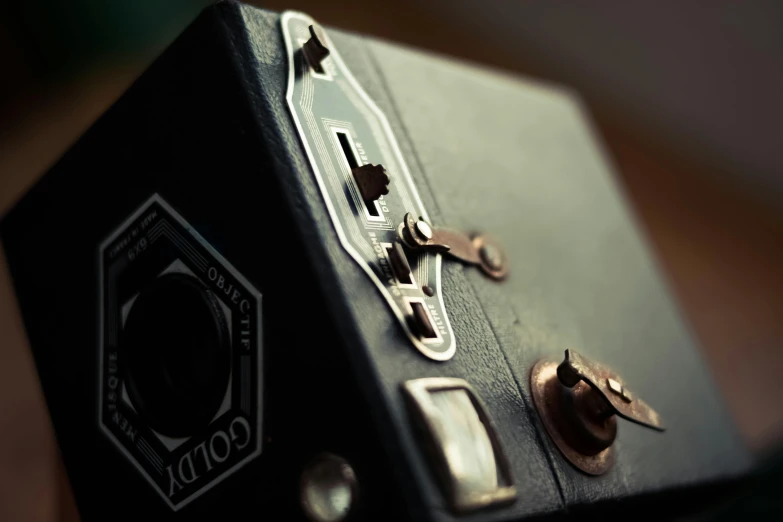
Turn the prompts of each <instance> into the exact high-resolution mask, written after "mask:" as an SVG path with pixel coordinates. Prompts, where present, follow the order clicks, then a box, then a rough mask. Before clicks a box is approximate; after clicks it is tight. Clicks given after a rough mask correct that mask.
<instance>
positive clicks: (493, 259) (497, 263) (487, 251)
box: [479, 244, 503, 270]
mask: <svg viewBox="0 0 783 522" xmlns="http://www.w3.org/2000/svg"><path fill="white" fill-rule="evenodd" d="M479 255H480V256H481V260H482V261H483V262H484V264H485V265H487V266H488V267H489V268H490V269H491V270H501V269H502V268H503V255H502V254H501V253H500V250H498V249H497V248H495V247H494V246H492V245H487V244H484V245H482V246H481V249H480V250H479Z"/></svg>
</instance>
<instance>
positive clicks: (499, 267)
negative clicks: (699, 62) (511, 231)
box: [397, 212, 508, 279]
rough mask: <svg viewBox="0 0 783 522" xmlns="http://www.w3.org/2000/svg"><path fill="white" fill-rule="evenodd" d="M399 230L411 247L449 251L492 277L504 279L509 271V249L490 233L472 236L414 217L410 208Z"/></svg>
mask: <svg viewBox="0 0 783 522" xmlns="http://www.w3.org/2000/svg"><path fill="white" fill-rule="evenodd" d="M397 234H398V236H399V238H400V240H401V241H402V242H403V243H404V244H405V245H406V246H407V247H408V248H411V249H414V250H424V251H429V252H436V253H441V254H447V255H449V256H451V257H453V258H455V259H458V260H460V261H462V262H464V263H468V264H471V265H476V266H478V267H479V268H481V270H483V271H484V273H485V274H487V275H488V276H490V277H492V278H493V279H503V278H504V277H506V275H508V258H507V257H506V253H505V251H504V250H503V248H502V247H501V246H500V244H499V243H498V242H497V241H495V240H494V239H492V238H491V237H489V236H485V235H476V236H473V237H471V236H469V235H468V234H466V233H465V232H462V231H460V230H454V229H452V228H435V227H433V226H432V225H430V224H429V223H427V222H426V221H425V220H424V219H422V218H419V219H416V218H414V217H413V215H412V214H411V213H410V212H408V213H407V214H405V218H404V219H403V222H402V223H401V224H400V226H399V228H398V230H397Z"/></svg>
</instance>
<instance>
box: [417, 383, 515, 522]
mask: <svg viewBox="0 0 783 522" xmlns="http://www.w3.org/2000/svg"><path fill="white" fill-rule="evenodd" d="M402 390H403V393H404V395H405V397H406V399H407V400H408V403H409V406H410V409H411V414H412V418H413V420H414V422H415V423H416V424H417V426H418V428H419V432H420V435H421V436H423V437H424V438H425V440H424V441H423V442H424V447H425V448H426V449H427V450H428V455H429V457H430V459H431V463H432V465H433V467H434V469H435V472H436V475H437V477H438V479H439V482H440V484H441V486H442V488H443V490H444V492H445V494H446V497H447V500H448V503H449V507H450V509H451V510H452V511H453V512H455V513H466V512H470V511H474V510H477V509H481V508H486V507H491V506H498V505H503V504H508V503H511V502H514V500H516V496H517V491H516V487H515V486H514V478H513V475H512V474H511V467H510V465H509V462H508V459H507V458H506V456H505V453H504V451H503V447H502V445H501V442H500V439H499V438H498V435H497V431H496V429H495V427H494V424H493V423H492V420H491V418H490V417H489V414H488V412H487V409H486V407H485V406H484V404H483V403H482V401H481V400H480V399H479V397H478V395H476V393H475V391H473V388H471V386H470V385H469V384H468V383H467V382H466V381H464V380H462V379H455V378H442V377H431V378H424V379H415V380H412V381H407V382H405V383H403V385H402Z"/></svg>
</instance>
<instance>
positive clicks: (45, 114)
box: [0, 2, 783, 521]
mask: <svg viewBox="0 0 783 522" xmlns="http://www.w3.org/2000/svg"><path fill="white" fill-rule="evenodd" d="M271 3H272V4H273V5H272V7H274V8H280V7H281V6H277V5H274V4H282V3H284V2H271ZM285 3H286V4H288V2H285ZM336 4H337V6H338V7H339V5H341V2H336ZM400 4H403V5H408V4H410V6H409V7H410V9H411V11H410V12H414V13H417V16H419V17H420V18H416V20H418V21H417V22H416V23H415V24H414V26H413V27H411V26H410V24H408V25H407V26H406V23H407V22H406V17H404V16H403V15H402V14H400V12H399V9H389V8H383V7H379V9H380V11H379V12H377V13H374V14H368V12H367V11H366V10H365V11H361V10H359V11H356V10H340V9H339V8H330V9H331V10H329V11H327V10H326V7H323V6H320V4H315V3H308V2H301V3H300V5H299V6H298V7H300V8H302V9H303V10H307V11H309V12H310V13H311V14H313V15H315V16H316V18H319V19H321V20H322V21H323V22H326V23H331V24H335V25H338V26H343V27H349V28H352V29H354V30H358V31H362V32H375V33H380V34H381V35H383V36H386V37H391V38H394V39H397V40H402V41H408V42H412V43H413V44H415V45H418V46H424V47H431V48H434V49H438V50H440V51H448V52H453V53H454V54H460V55H462V56H466V57H468V58H470V59H473V60H483V61H485V62H488V63H493V64H495V65H509V64H507V63H503V60H504V59H505V57H504V55H503V54H502V52H501V51H497V50H493V49H491V48H489V47H487V46H486V45H485V44H483V43H482V42H471V41H470V38H469V36H464V35H463V37H462V38H460V37H459V34H460V33H459V31H458V29H457V28H454V27H450V26H447V24H441V26H438V25H437V24H434V23H432V24H430V25H428V23H430V22H432V20H427V19H426V18H424V17H426V16H427V14H426V13H421V12H418V11H416V9H417V8H416V7H415V4H414V3H412V2H401V3H398V4H397V5H400ZM319 6H320V7H319ZM376 7H377V6H376ZM384 9H386V11H384ZM387 11H388V12H387ZM421 27H430V28H432V27H438V29H436V30H434V31H429V32H426V35H427V36H422V32H421V31H419V30H417V28H421ZM455 38H459V40H458V41H457V43H455ZM449 46H450V47H449ZM461 50H462V51H464V52H460V51H461ZM484 58H486V59H484ZM143 67H144V64H143V63H141V62H140V63H136V64H125V65H123V66H122V68H121V69H114V70H103V71H101V72H98V73H94V74H88V75H83V76H81V77H79V78H76V79H74V80H73V81H71V82H69V83H68V84H62V85H52V86H49V87H48V89H46V90H45V91H41V92H27V93H22V94H20V95H17V96H16V97H15V98H14V99H13V100H10V101H9V102H8V103H12V104H13V108H14V110H13V112H14V113H15V114H17V115H19V116H20V117H19V118H17V119H15V121H13V122H10V123H9V122H3V125H0V214H2V213H4V212H5V210H7V209H8V208H9V207H10V205H12V203H13V202H14V201H15V200H16V199H17V198H18V197H19V196H20V195H21V194H22V193H23V192H24V191H25V190H26V188H27V187H28V186H29V185H30V184H31V183H32V182H33V181H34V180H35V179H36V178H37V177H39V176H40V175H41V174H42V173H44V172H45V171H46V169H47V167H48V166H49V165H51V164H52V163H53V162H54V161H55V160H56V159H57V158H58V157H59V156H60V155H61V154H62V152H64V151H65V150H67V148H68V146H69V145H70V144H71V143H72V142H73V140H74V139H76V137H78V136H79V135H80V134H81V133H82V132H83V131H84V130H85V129H86V128H87V127H88V126H89V124H90V123H91V122H92V121H94V120H95V118H97V117H98V116H99V115H100V114H101V113H102V111H103V110H105V108H106V107H108V106H109V105H110V104H111V103H112V101H113V100H114V99H116V98H117V97H118V96H119V95H120V94H121V93H122V92H123V91H124V89H125V88H126V87H127V85H129V83H130V82H131V81H132V79H133V78H134V77H135V76H136V75H137V74H138V73H139V72H140V71H141V70H143ZM509 68H511V69H515V70H525V67H524V64H519V63H513V64H510V65H509ZM527 72H533V73H537V72H539V71H527ZM542 74H544V73H542ZM593 110H594V112H595V115H596V121H597V125H598V129H599V131H600V132H601V133H602V134H603V136H604V139H605V142H606V144H607V148H608V150H609V152H610V154H611V155H612V157H613V159H614V161H615V162H616V165H617V166H618V170H619V172H620V175H621V178H622V182H623V183H624V185H625V187H626V188H627V194H628V197H629V199H630V201H631V203H632V205H633V206H634V208H635V209H636V212H637V215H638V219H639V222H640V224H641V225H642V228H643V229H644V230H645V231H646V233H647V235H648V238H649V240H650V243H651V245H652V247H653V250H654V251H655V253H656V255H657V257H658V260H659V262H660V265H661V267H662V268H663V270H664V271H665V273H666V274H667V275H668V277H669V280H670V282H671V286H672V289H673V291H674V292H675V295H676V296H677V298H678V300H679V302H680V304H681V306H682V309H683V311H684V313H685V315H686V317H687V318H688V320H689V322H690V324H691V325H692V328H693V331H694V333H695V334H696V336H697V337H698V339H699V340H700V341H701V344H702V347H703V349H704V356H705V361H706V363H707V364H708V365H709V366H710V367H711V368H712V370H713V372H714V374H715V378H716V380H717V382H718V384H719V386H720V388H721V390H722V392H723V394H724V396H725V399H726V402H727V405H728V407H729V409H730V411H731V413H732V414H733V416H734V418H735V419H736V421H737V423H738V426H739V427H740V430H741V432H742V434H743V435H744V437H745V439H746V440H747V441H748V443H749V445H751V447H753V448H754V449H757V450H760V451H763V450H764V449H767V448H770V447H773V446H774V445H776V443H777V442H778V441H779V440H780V437H781V434H782V433H783V408H780V407H779V402H780V401H781V399H783V380H781V379H779V378H778V376H779V375H781V373H782V372H783V350H781V347H782V346H783V320H781V318H783V270H781V259H783V241H782V239H783V216H782V215H781V212H780V211H779V210H780V207H778V209H777V210H776V209H774V208H770V207H765V206H763V205H761V204H760V203H758V202H757V201H755V200H754V199H752V198H751V197H750V196H749V195H748V191H745V190H743V189H742V188H741V187H732V186H728V185H726V184H725V183H724V182H723V180H724V179H726V178H725V177H724V176H722V175H721V173H720V172H714V171H713V169H711V168H708V167H706V166H705V165H703V164H699V163H694V162H691V161H689V160H688V159H687V158H683V157H681V156H676V155H674V154H673V153H671V152H670V151H669V150H667V149H666V148H663V147H661V146H659V145H657V144H656V143H654V142H653V141H652V140H650V139H649V138H648V137H646V136H645V135H644V133H643V131H642V130H640V126H638V125H634V123H633V122H627V121H624V120H623V119H622V117H618V116H617V115H616V114H613V112H612V108H611V107H597V106H593ZM781 206H783V205H781ZM63 348H64V349H68V348H69V347H68V346H67V341H65V344H64V346H63ZM74 348H76V347H74ZM0 411H1V412H2V414H0V520H3V521H14V520H30V521H54V520H77V519H78V516H77V514H76V510H75V507H74V505H73V501H72V498H71V496H70V490H69V485H68V482H67V479H66V478H65V476H64V474H63V471H62V468H61V465H60V463H59V458H58V453H57V449H56V444H55V441H54V437H53V435H52V433H51V427H50V424H49V421H48V417H47V414H46V411H45V406H44V403H43V399H42V396H41V393H40V388H39V386H38V382H37V378H36V376H35V373H34V368H33V363H32V359H31V356H30V352H29V349H28V346H27V341H26V337H25V334H24V332H23V329H22V326H21V322H20V317H19V313H18V310H17V308H16V304H15V300H14V297H13V293H12V291H11V287H10V280H9V276H8V273H7V269H6V266H5V258H4V256H3V253H2V251H1V250H0Z"/></svg>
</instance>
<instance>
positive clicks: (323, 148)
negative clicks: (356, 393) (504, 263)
mask: <svg viewBox="0 0 783 522" xmlns="http://www.w3.org/2000/svg"><path fill="white" fill-rule="evenodd" d="M281 24H282V31H283V36H284V39H285V44H286V49H287V52H288V58H289V76H288V90H287V94H286V99H287V101H288V107H289V109H290V110H291V114H292V116H293V119H294V123H295V124H296V128H297V130H298V132H299V136H300V138H301V140H302V143H303V145H304V148H305V151H306V153H307V157H308V159H309V161H310V165H311V167H312V169H313V173H314V174H315V178H316V180H317V182H318V186H319V188H320V190H321V193H322V195H323V197H324V200H325V202H326V207H327V209H328V211H329V214H330V215H331V218H332V222H333V223H334V227H335V229H336V231H337V235H338V236H339V238H340V242H341V243H342V245H343V247H344V248H345V249H346V250H347V251H348V253H349V254H350V255H351V257H353V258H354V259H355V260H356V262H357V263H359V265H360V266H361V267H362V268H363V269H364V271H365V272H366V273H367V275H368V276H369V277H370V279H371V280H372V281H373V282H374V283H375V285H376V286H377V287H378V289H379V290H380V292H381V294H382V295H383V297H384V298H385V299H386V301H388V303H389V306H390V307H391V309H392V311H393V313H394V315H396V316H397V318H398V319H399V322H400V325H401V326H402V328H403V330H404V331H405V333H406V334H407V336H408V337H409V338H410V340H411V342H413V344H414V345H415V346H416V348H417V349H418V350H419V351H420V352H421V353H423V354H424V355H426V356H427V357H429V358H431V359H434V360H438V361H445V360H448V359H450V358H451V357H452V356H453V355H454V351H455V349H456V343H455V340H454V334H453V332H452V329H451V325H450V324H449V320H448V317H447V315H446V309H445V307H444V305H443V299H442V294H441V284H440V277H441V255H440V254H436V253H431V252H411V251H409V252H408V253H407V257H408V261H409V263H410V266H411V273H410V274H404V277H400V275H399V274H396V273H395V271H394V270H393V267H392V264H391V263H390V260H389V255H390V249H391V247H392V244H393V243H394V241H395V239H397V237H398V236H397V229H398V226H399V225H400V224H401V223H402V222H403V218H404V216H405V214H406V213H408V212H410V213H411V214H412V215H414V216H421V217H422V218H423V219H424V220H428V217H427V210H426V209H425V208H424V205H423V204H422V202H421V199H420V197H419V194H418V192H417V190H416V187H415V186H414V184H413V180H412V179H411V176H410V173H409V172H408V168H407V166H406V165H405V161H404V159H403V157H402V154H401V153H400V149H399V146H398V144H397V141H396V140H395V138H394V135H393V134H392V131H391V128H390V126H389V123H388V121H387V120H386V117H385V116H384V114H383V113H382V112H381V110H380V109H379V108H378V107H377V106H376V105H375V103H374V102H373V101H372V100H371V99H370V97H369V96H368V95H367V93H365V92H364V90H363V89H362V88H361V86H360V85H359V84H358V82H357V81H356V79H355V78H354V77H353V76H352V75H351V72H350V71H349V70H348V68H347V67H346V66H345V63H344V62H343V60H342V59H341V58H340V54H339V52H338V51H337V49H336V48H335V46H334V44H333V42H331V40H329V38H328V36H324V38H325V39H326V41H325V42H323V43H324V44H325V45H326V47H327V48H328V50H329V54H328V56H327V57H326V58H325V59H323V61H322V62H321V63H320V64H319V67H320V68H321V70H322V72H316V71H315V70H314V69H313V68H312V67H311V66H310V65H309V64H308V62H307V60H306V59H305V57H304V54H303V52H302V46H303V45H304V44H305V42H307V40H308V39H309V38H310V37H311V33H310V30H309V27H310V26H311V25H313V24H315V22H314V21H313V20H312V19H311V18H310V17H308V16H307V15H304V14H301V13H296V12H287V13H285V14H284V15H283V16H282V19H281ZM351 163H354V166H356V165H358V166H361V165H366V164H376V165H377V164H380V165H383V167H384V168H385V169H386V173H387V174H388V176H389V178H390V184H389V193H388V194H387V195H385V196H381V197H380V199H378V200H377V201H371V202H369V203H368V202H365V201H364V200H363V198H362V196H361V194H360V192H359V188H358V186H357V184H356V181H355V179H354V176H353V174H352V170H351V167H352V165H351ZM425 286H426V287H428V288H427V290H428V293H424V291H423V290H422V287H425ZM429 294H431V295H429ZM422 312H424V313H426V314H427V316H428V319H429V321H430V323H431V325H432V326H433V329H432V330H433V331H432V332H430V333H429V334H428V335H424V334H422V333H421V332H420V331H418V330H416V329H415V328H413V327H412V324H414V323H413V322H412V320H413V319H416V317H415V316H418V318H421V315H422Z"/></svg>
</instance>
